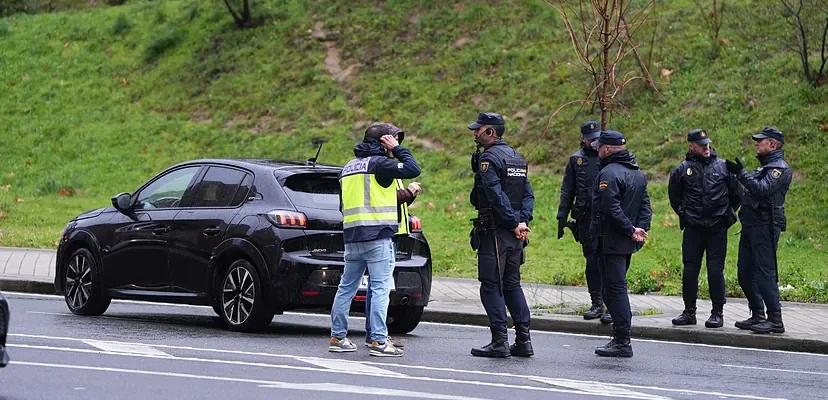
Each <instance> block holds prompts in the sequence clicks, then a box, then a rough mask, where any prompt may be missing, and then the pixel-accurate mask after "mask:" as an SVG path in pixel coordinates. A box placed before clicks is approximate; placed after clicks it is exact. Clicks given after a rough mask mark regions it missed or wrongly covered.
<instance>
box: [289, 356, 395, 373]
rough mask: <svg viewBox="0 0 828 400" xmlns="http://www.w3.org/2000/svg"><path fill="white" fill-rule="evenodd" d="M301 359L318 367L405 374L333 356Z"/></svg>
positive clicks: (299, 358)
mask: <svg viewBox="0 0 828 400" xmlns="http://www.w3.org/2000/svg"><path fill="white" fill-rule="evenodd" d="M296 359H297V360H299V361H303V362H306V363H308V364H313V365H316V366H318V367H322V368H327V369H332V370H334V371H357V372H361V373H364V374H366V375H378V376H405V374H401V373H399V372H393V371H389V370H387V369H382V368H377V367H374V366H371V365H366V364H359V363H355V362H353V361H347V360H337V359H331V358H312V357H297V358H296Z"/></svg>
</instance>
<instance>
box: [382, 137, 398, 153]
mask: <svg viewBox="0 0 828 400" xmlns="http://www.w3.org/2000/svg"><path fill="white" fill-rule="evenodd" d="M380 143H382V147H385V149H386V150H394V148H395V147H397V146H399V145H400V143H399V142H397V139H396V138H394V136H391V135H385V136H383V137H381V138H380Z"/></svg>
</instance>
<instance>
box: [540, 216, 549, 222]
mask: <svg viewBox="0 0 828 400" xmlns="http://www.w3.org/2000/svg"><path fill="white" fill-rule="evenodd" d="M539 218H540V220H541V221H543V222H546V221H549V218H546V217H545V216H543V215H541V216H540V217H539Z"/></svg>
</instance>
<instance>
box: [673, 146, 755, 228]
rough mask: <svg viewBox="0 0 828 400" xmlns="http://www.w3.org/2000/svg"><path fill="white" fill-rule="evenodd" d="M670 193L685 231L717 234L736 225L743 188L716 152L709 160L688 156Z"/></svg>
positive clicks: (688, 153)
mask: <svg viewBox="0 0 828 400" xmlns="http://www.w3.org/2000/svg"><path fill="white" fill-rule="evenodd" d="M668 192H669V194H670V206H672V207H673V211H675V212H676V214H678V216H679V221H680V225H681V228H682V229H683V228H684V227H687V226H690V227H693V228H700V229H708V230H717V229H724V228H729V227H730V226H731V225H733V224H734V223H736V211H735V210H737V209H739V201H740V200H741V197H742V196H741V193H742V187H741V185H740V184H739V181H738V180H737V179H736V177H735V176H733V175H731V174H730V173H729V172H728V171H727V165H725V162H724V160H722V159H720V158H718V157H717V156H716V152H715V151H714V150H712V149H711V150H710V157H709V158H704V157H699V156H697V155H696V154H694V153H693V152H687V157H686V159H685V160H684V161H683V162H682V163H681V164H679V165H678V167H676V169H674V170H673V172H671V173H670V183H669V188H668Z"/></svg>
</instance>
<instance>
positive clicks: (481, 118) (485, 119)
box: [469, 112, 506, 130]
mask: <svg viewBox="0 0 828 400" xmlns="http://www.w3.org/2000/svg"><path fill="white" fill-rule="evenodd" d="M483 125H506V121H504V120H503V117H502V116H501V115H500V114H498V113H493V112H482V113H480V114H478V115H477V121H474V122H472V123H470V124H469V129H471V130H475V129H477V128H480V127H481V126H483Z"/></svg>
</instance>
